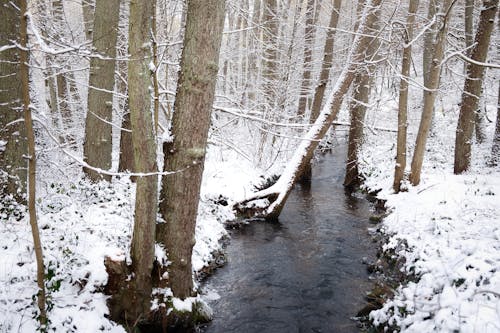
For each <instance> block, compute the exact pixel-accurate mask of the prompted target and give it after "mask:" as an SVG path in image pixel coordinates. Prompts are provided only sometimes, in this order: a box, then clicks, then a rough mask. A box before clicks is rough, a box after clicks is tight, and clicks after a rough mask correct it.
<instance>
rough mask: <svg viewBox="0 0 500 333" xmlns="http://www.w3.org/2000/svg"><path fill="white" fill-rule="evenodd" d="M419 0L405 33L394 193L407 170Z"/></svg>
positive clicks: (414, 1) (410, 8) (412, 5)
mask: <svg viewBox="0 0 500 333" xmlns="http://www.w3.org/2000/svg"><path fill="white" fill-rule="evenodd" d="M418 2H419V0H410V4H409V5H408V17H407V19H406V31H405V33H404V43H405V45H404V47H403V59H402V64H401V80H400V83H399V105H398V138H397V149H396V167H395V169H394V184H393V185H392V187H393V189H394V192H396V193H398V192H399V191H400V189H401V182H402V181H403V179H404V173H405V169H406V130H407V128H408V120H407V118H408V117H407V115H408V79H409V78H410V67H411V45H410V44H409V42H410V41H411V40H412V39H413V25H414V23H415V13H416V12H417V9H418Z"/></svg>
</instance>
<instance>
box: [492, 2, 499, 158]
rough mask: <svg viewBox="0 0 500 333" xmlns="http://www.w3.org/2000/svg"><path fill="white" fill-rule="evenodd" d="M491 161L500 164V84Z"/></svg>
mask: <svg viewBox="0 0 500 333" xmlns="http://www.w3.org/2000/svg"><path fill="white" fill-rule="evenodd" d="M499 33H500V10H499V11H498V16H497V38H498V34H499ZM497 53H498V54H500V43H498V42H497ZM491 161H492V164H493V165H498V163H500V82H498V100H497V122H496V126H495V133H494V134H493V145H492V146H491Z"/></svg>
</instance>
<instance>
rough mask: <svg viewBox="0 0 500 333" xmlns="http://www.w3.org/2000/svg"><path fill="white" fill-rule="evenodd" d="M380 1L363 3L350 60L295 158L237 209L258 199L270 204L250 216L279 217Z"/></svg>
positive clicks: (347, 81)
mask: <svg viewBox="0 0 500 333" xmlns="http://www.w3.org/2000/svg"><path fill="white" fill-rule="evenodd" d="M380 2H381V0H371V1H370V0H368V1H366V4H365V6H364V10H363V15H361V18H360V24H359V28H358V33H357V34H356V37H355V39H354V42H353V46H352V49H351V52H350V55H349V58H348V59H347V61H346V66H345V67H344V69H343V71H342V73H341V74H340V76H339V79H338V80H337V82H336V83H335V86H334V88H333V91H332V94H331V95H330V97H329V98H328V100H327V101H326V102H325V105H324V107H323V110H322V112H321V113H320V115H319V116H318V118H317V119H316V121H315V122H314V124H313V125H312V126H311V128H310V129H309V131H308V132H307V133H306V134H305V136H304V137H303V140H301V143H300V145H299V146H298V147H297V149H296V150H295V153H294V155H293V156H292V158H291V160H290V161H289V163H288V164H287V165H286V167H285V169H284V171H283V173H282V174H281V176H280V178H279V179H278V181H277V182H276V183H275V184H274V185H272V186H271V187H269V188H267V189H265V190H262V191H259V192H256V193H254V194H252V195H250V196H249V197H248V198H246V199H245V200H243V201H241V202H239V203H237V204H236V205H235V208H236V209H238V210H243V211H244V210H246V208H245V205H246V204H247V203H249V202H251V201H254V200H258V199H268V200H269V205H268V206H267V207H266V208H264V209H262V210H261V211H258V212H253V213H255V215H257V216H261V217H264V218H267V219H276V218H278V216H279V214H280V213H281V210H282V209H283V207H284V205H285V202H286V199H287V198H288V196H289V195H290V192H291V190H292V188H293V186H294V185H295V183H296V181H297V179H298V177H299V176H300V175H301V173H302V172H303V170H304V168H305V167H306V165H307V164H308V163H309V161H310V160H311V157H312V156H313V154H314V150H315V149H316V147H317V146H318V144H319V141H320V140H321V139H322V138H323V137H324V136H325V134H326V132H327V131H328V129H329V128H330V126H331V124H332V122H333V121H334V119H335V118H336V116H337V113H338V111H339V110H340V107H341V105H342V101H343V99H344V96H345V94H346V93H347V91H348V90H349V87H350V85H351V83H352V81H353V79H354V77H355V75H356V72H357V70H359V66H360V64H362V63H363V61H364V59H365V52H366V48H367V46H368V44H369V43H368V40H369V38H370V32H371V31H370V29H369V27H370V25H371V22H370V21H371V20H373V19H375V16H374V15H370V13H372V11H375V10H377V9H378V7H379V6H380Z"/></svg>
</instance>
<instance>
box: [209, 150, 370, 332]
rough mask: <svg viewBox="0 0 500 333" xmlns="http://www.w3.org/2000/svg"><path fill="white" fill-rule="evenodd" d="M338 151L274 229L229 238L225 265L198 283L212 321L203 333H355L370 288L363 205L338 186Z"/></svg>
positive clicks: (247, 229)
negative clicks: (209, 295) (211, 294)
mask: <svg viewBox="0 0 500 333" xmlns="http://www.w3.org/2000/svg"><path fill="white" fill-rule="evenodd" d="M344 160H345V147H343V146H340V147H338V148H336V149H335V151H334V152H333V153H331V154H326V155H325V156H323V157H322V158H321V161H319V162H318V163H316V164H315V166H314V169H313V181H312V183H311V186H310V187H309V188H308V187H304V186H297V187H296V188H295V189H294V191H293V192H292V194H291V195H290V198H289V199H288V202H287V204H286V206H285V208H284V210H283V212H282V214H281V216H280V219H279V223H269V222H251V223H250V224H248V225H246V226H244V227H242V228H241V229H239V230H236V231H234V232H233V233H232V235H231V240H230V244H229V245H228V247H227V256H228V263H227V265H226V266H224V267H223V268H221V269H219V270H218V271H217V272H216V273H215V274H214V275H213V276H212V277H211V278H209V280H208V281H207V283H206V284H205V287H204V290H213V291H215V292H217V293H218V294H219V295H220V296H221V298H220V299H218V300H215V301H211V302H209V304H210V306H211V307H212V309H213V310H214V320H213V321H212V323H211V324H209V325H208V326H207V327H206V329H205V330H204V332H211V333H226V332H241V333H247V332H248V333H252V332H259V333H264V332H269V333H279V332H287V333H291V332H359V331H360V329H359V328H358V327H357V325H356V322H354V321H353V320H351V319H350V318H351V317H353V316H355V315H356V313H357V311H358V310H360V309H361V308H362V307H363V306H364V305H365V302H364V300H363V296H364V294H365V292H366V291H368V290H369V289H370V286H371V285H370V282H369V280H368V274H367V272H366V266H365V265H364V264H363V263H362V258H363V257H370V256H372V255H373V253H374V252H375V250H374V244H373V243H372V242H371V238H370V236H369V234H368V232H367V227H368V224H369V222H368V218H369V216H370V204H369V203H368V202H367V201H366V199H364V198H363V197H361V196H359V197H356V196H350V195H347V194H346V193H345V192H344V188H343V186H342V181H343V176H344V171H345V167H344Z"/></svg>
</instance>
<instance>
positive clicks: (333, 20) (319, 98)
mask: <svg viewBox="0 0 500 333" xmlns="http://www.w3.org/2000/svg"><path fill="white" fill-rule="evenodd" d="M341 5H342V0H334V2H333V8H332V13H331V15H330V24H329V29H328V31H327V34H326V41H325V47H324V50H323V63H322V64H321V74H320V78H319V82H318V85H317V87H316V90H315V92H314V98H313V103H312V108H311V118H310V123H311V124H312V123H314V122H315V121H316V118H318V115H319V113H320V111H321V106H322V104H323V98H324V96H325V90H326V86H327V84H328V78H329V77H330V70H331V68H332V64H333V46H334V42H335V32H336V31H337V30H336V28H337V24H338V22H339V15H340V7H341Z"/></svg>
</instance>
